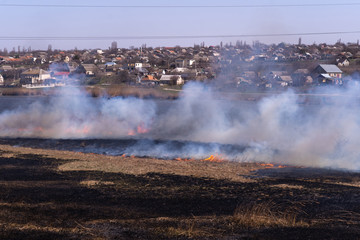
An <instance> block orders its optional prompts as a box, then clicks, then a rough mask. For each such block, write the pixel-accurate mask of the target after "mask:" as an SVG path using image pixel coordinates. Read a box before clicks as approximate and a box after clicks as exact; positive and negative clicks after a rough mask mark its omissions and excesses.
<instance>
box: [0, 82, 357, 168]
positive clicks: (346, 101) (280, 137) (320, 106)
mask: <svg viewBox="0 0 360 240" xmlns="http://www.w3.org/2000/svg"><path fill="white" fill-rule="evenodd" d="M359 93H360V87H359V86H358V85H356V84H354V85H352V86H349V87H348V89H347V90H344V89H331V90H329V91H327V90H326V91H325V89H322V93H321V94H323V95H321V96H324V98H320V99H327V100H329V101H326V102H325V103H318V102H316V104H312V103H310V104H299V103H298V102H299V101H300V100H301V99H300V98H303V97H304V96H299V95H298V94H295V93H294V92H292V91H287V92H285V93H282V94H278V95H272V96H270V97H266V98H263V99H262V100H260V101H259V102H242V101H237V100H228V99H227V96H224V95H221V94H220V93H218V92H214V91H213V90H212V89H211V87H208V86H206V85H203V84H199V83H190V84H187V85H186V86H185V87H184V90H183V92H182V95H181V97H180V98H179V99H177V100H174V101H171V102H168V103H167V108H164V109H159V108H160V107H159V104H158V102H157V101H156V100H142V99H137V98H111V99H106V98H103V99H94V98H90V97H86V96H85V95H84V94H81V93H76V94H68V93H67V94H64V95H62V96H60V97H53V98H51V99H50V100H49V101H47V103H44V101H39V102H36V103H34V104H31V105H29V106H26V107H25V106H22V107H21V108H18V109H16V110H13V111H5V112H3V113H1V114H0V126H1V127H0V137H36V138H61V139H72V138H76V139H77V138H85V139H86V138H87V139H90V138H92V139H124V138H139V139H145V140H140V141H138V142H137V143H136V144H134V145H132V146H130V147H127V148H126V150H125V151H124V152H125V153H127V154H134V155H138V156H154V157H170V158H175V157H184V158H191V157H194V158H204V157H208V156H209V155H210V154H220V155H222V156H223V157H224V158H226V159H230V160H234V161H265V162H273V163H279V164H288V165H301V166H313V167H332V168H343V169H354V170H359V169H360V148H359V147H358V144H359V143H360V134H359V133H360V110H359V108H358V107H357V105H358V103H359V99H358V95H359ZM318 96H319V94H317V95H316V97H317V98H318ZM329 96H331V97H329ZM159 139H160V140H161V142H157V140H159ZM174 141H175V142H176V141H179V142H181V144H174Z"/></svg>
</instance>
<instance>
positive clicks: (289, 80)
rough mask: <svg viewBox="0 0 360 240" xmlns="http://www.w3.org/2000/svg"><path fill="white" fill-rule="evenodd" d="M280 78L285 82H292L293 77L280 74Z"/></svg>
mask: <svg viewBox="0 0 360 240" xmlns="http://www.w3.org/2000/svg"><path fill="white" fill-rule="evenodd" d="M280 79H281V80H282V81H284V82H291V81H292V78H291V76H280Z"/></svg>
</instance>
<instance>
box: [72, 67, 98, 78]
mask: <svg viewBox="0 0 360 240" xmlns="http://www.w3.org/2000/svg"><path fill="white" fill-rule="evenodd" d="M97 71H99V68H98V67H97V66H96V65H95V64H81V65H79V66H78V68H77V70H76V73H83V74H85V75H86V76H88V77H93V76H95V74H96V72H97Z"/></svg>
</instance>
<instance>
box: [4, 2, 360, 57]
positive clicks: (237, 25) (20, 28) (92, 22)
mask: <svg viewBox="0 0 360 240" xmlns="http://www.w3.org/2000/svg"><path fill="white" fill-rule="evenodd" d="M7 4H17V6H14V5H11V6H9V5H7ZM322 4H328V5H322ZM331 4H332V5H331ZM24 5H37V6H24ZM44 5H62V7H52V6H44ZM64 5H66V6H64ZM74 5H76V6H77V7H74ZM82 5H84V6H88V7H79V6H82ZM246 5H247V6H248V7H244V6H246ZM249 5H250V6H251V7H249ZM258 5H262V6H261V7H254V6H258ZM264 5H266V6H264ZM274 5H282V6H277V7H276V6H274ZM284 5H287V6H284ZM288 5H302V6H288ZM91 6H92V7H91ZM94 6H97V7H94ZM105 6H109V7H105ZM120 6H147V7H120ZM158 6H187V7H158ZM191 6H222V7H191ZM224 6H233V7H224ZM234 6H243V7H234ZM359 10H360V1H356V0H347V1H340V0H312V1H311V0H300V1H299V0H294V1H289V0H287V1H286V0H273V1H269V0H268V1H265V0H253V1H249V0H244V1H240V0H238V1H236V0H221V1H220V0H206V1H205V0H182V1H178V0H177V1H175V0H173V1H165V0H133V1H122V0H102V1H98V0H52V1H45V0H27V1H25V0H0V11H1V16H2V26H1V28H0V49H3V48H7V49H8V50H9V51H10V50H11V49H12V48H13V47H15V48H16V49H17V47H18V46H20V47H21V48H23V47H24V48H26V49H27V48H28V47H31V48H32V49H44V50H46V49H47V48H48V45H49V44H51V46H52V48H53V49H64V50H67V49H74V48H78V49H94V48H100V49H107V48H109V47H110V45H111V42H113V41H116V42H117V44H118V47H119V48H129V47H131V46H134V47H140V46H141V45H143V44H146V45H147V46H151V47H164V46H165V47H171V46H176V45H180V46H193V45H194V44H200V43H202V42H204V43H205V45H206V46H210V45H218V44H219V43H220V42H223V43H224V44H225V43H230V42H232V43H235V42H236V41H237V40H241V41H246V42H247V43H248V44H252V42H253V41H256V40H258V41H260V42H263V43H266V44H271V43H275V44H276V43H280V42H286V43H298V40H299V37H301V39H302V43H305V44H312V43H328V44H334V43H336V42H337V41H338V40H339V39H341V41H342V42H345V43H347V42H356V41H357V40H358V39H360V26H359V25H358V12H359ZM356 31H358V32H356ZM334 32H337V34H317V35H313V34H311V35H298V34H299V33H334ZM339 32H341V33H339ZM344 32H356V33H344ZM274 34H275V36H248V35H274ZM276 34H280V35H282V36H279V35H276ZM283 34H285V36H284V35H283ZM286 34H295V35H286ZM234 35H236V36H235V37H230V36H234ZM183 36H186V37H183ZM61 37H62V38H66V39H62V40H54V38H61ZM20 38H25V39H20ZM30 38H31V39H30ZM41 38H45V39H44V40H43V39H41ZM81 38H82V39H81ZM96 38H98V39H96ZM99 38H101V39H99Z"/></svg>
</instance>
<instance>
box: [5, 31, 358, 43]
mask: <svg viewBox="0 0 360 240" xmlns="http://www.w3.org/2000/svg"><path fill="white" fill-rule="evenodd" d="M354 33H360V31H339V32H303V33H272V34H235V35H172V36H171V35H163V36H85V37H81V36H74V37H71V36H0V40H37V41H39V40H61V41H64V40H136V39H148V40H151V39H196V38H249V37H282V36H314V35H341V34H354Z"/></svg>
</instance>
